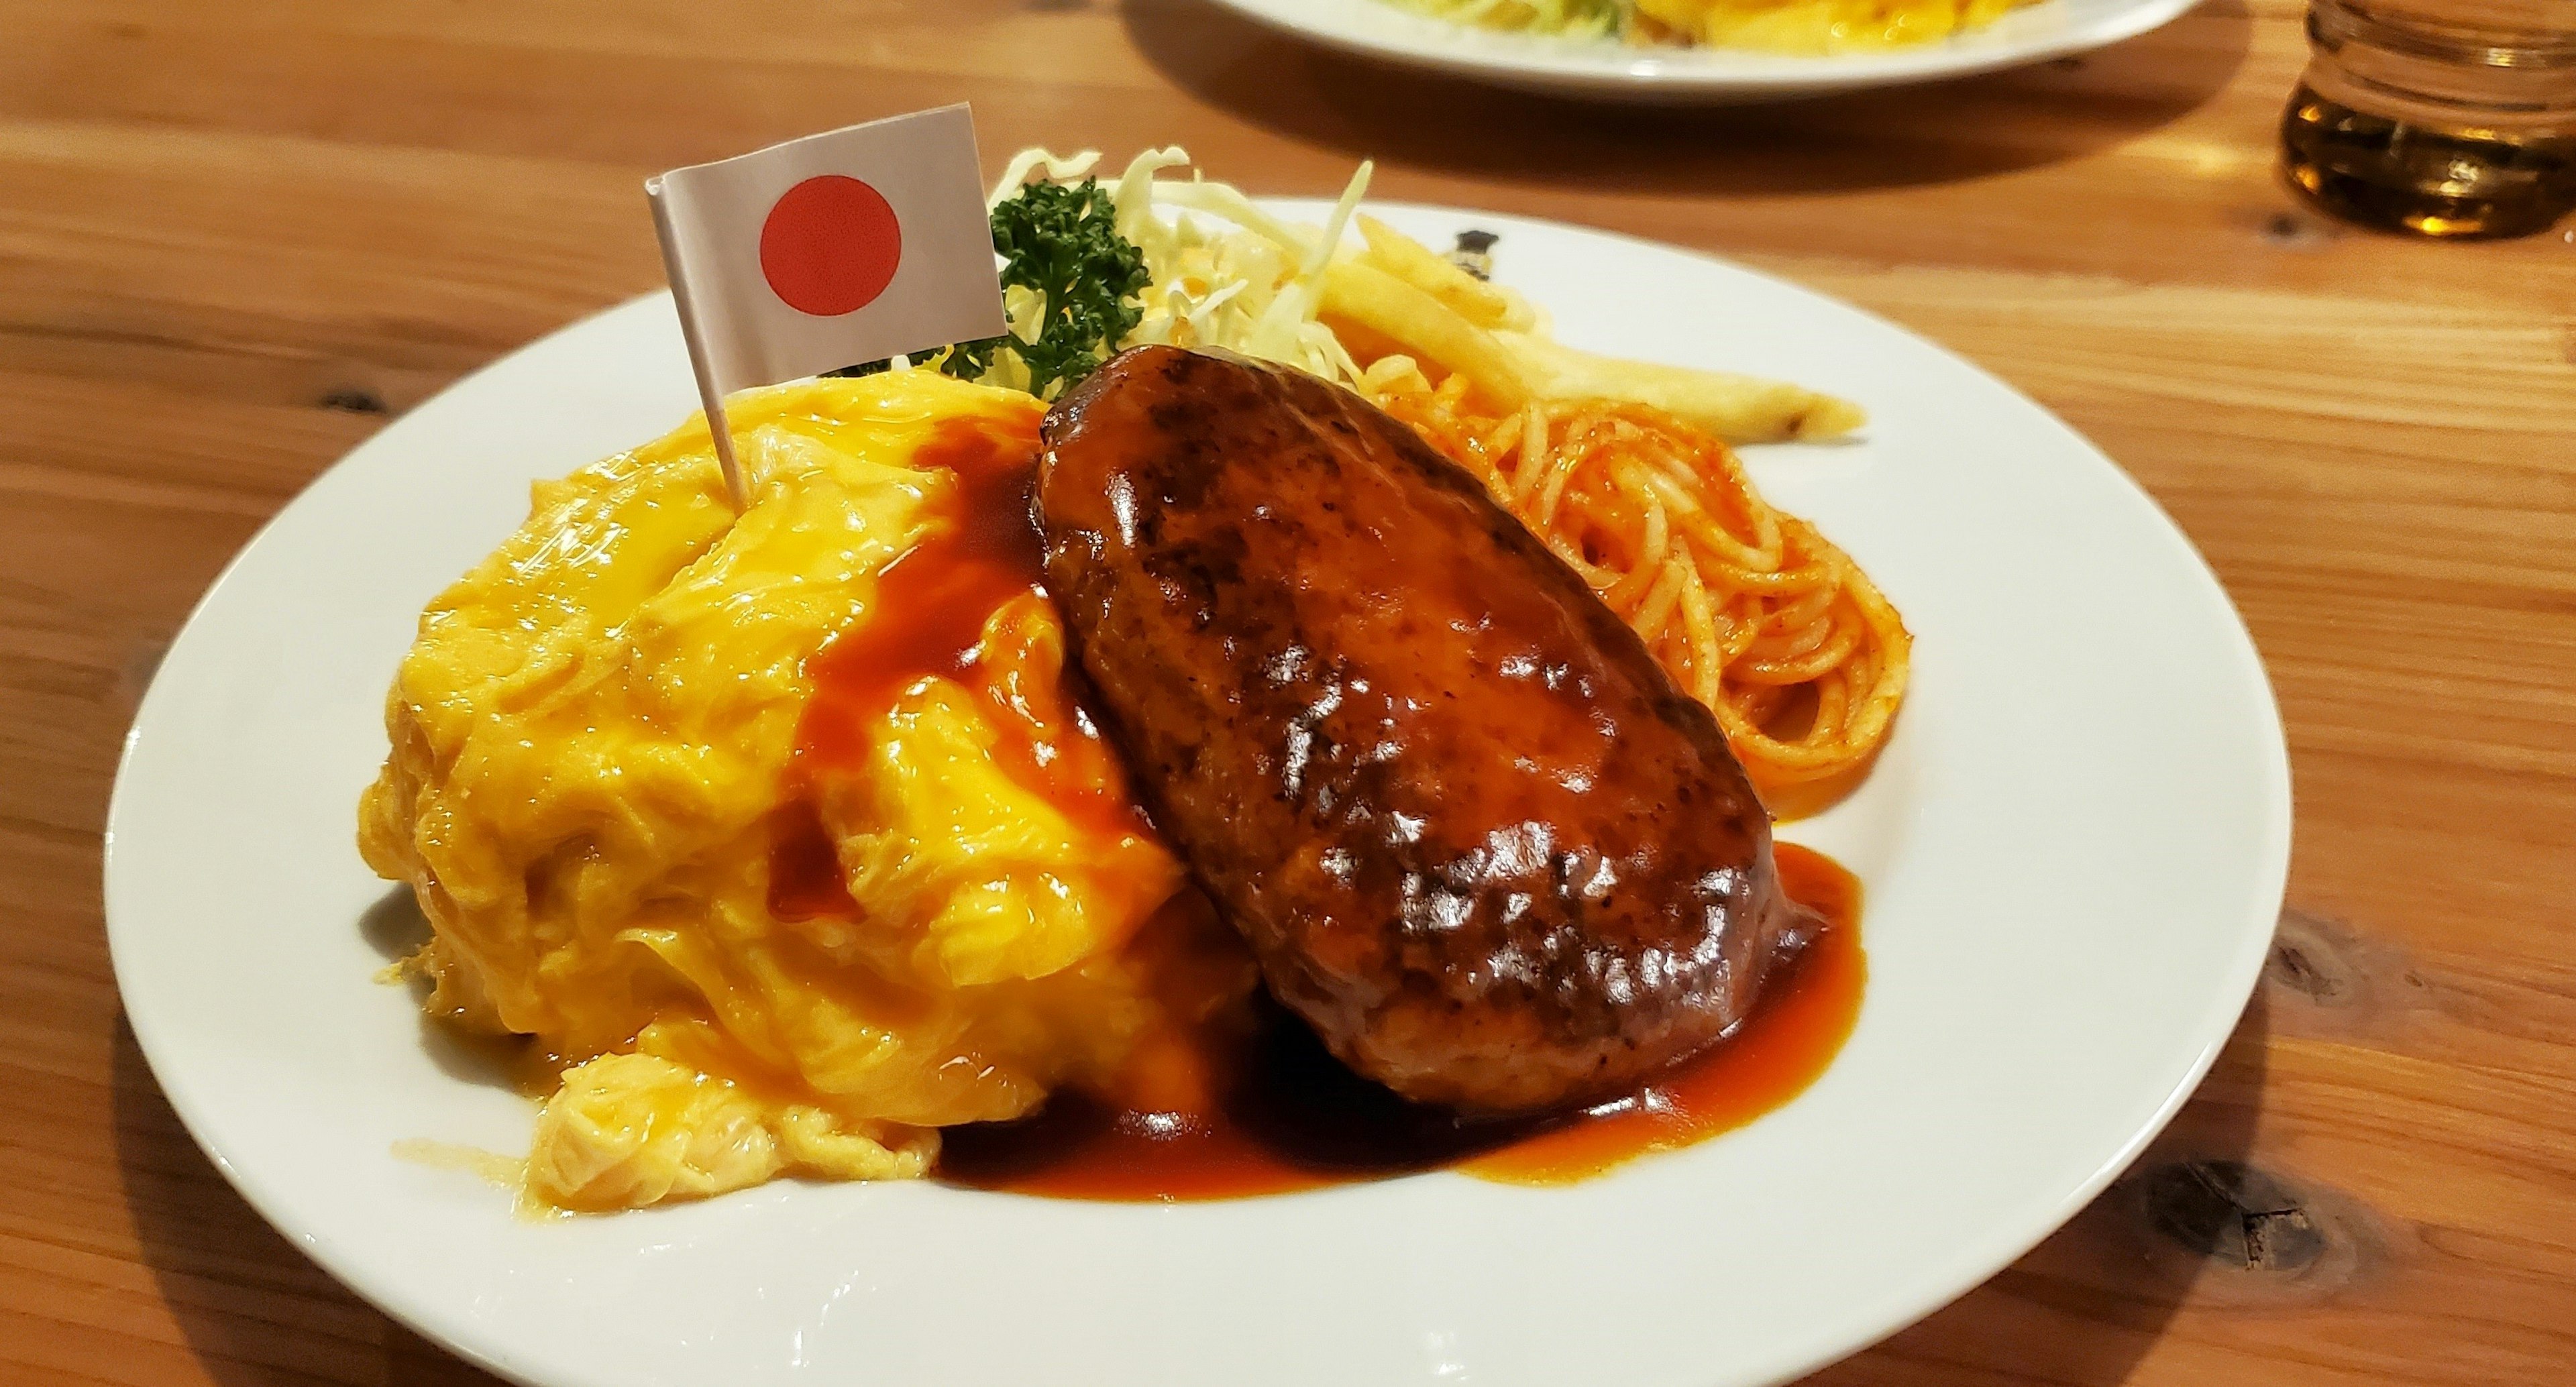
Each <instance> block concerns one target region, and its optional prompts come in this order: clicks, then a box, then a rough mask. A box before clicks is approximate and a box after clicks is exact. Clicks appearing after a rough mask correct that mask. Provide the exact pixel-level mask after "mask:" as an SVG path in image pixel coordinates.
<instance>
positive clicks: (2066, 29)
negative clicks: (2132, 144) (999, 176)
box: [1218, 0, 2198, 105]
mask: <svg viewBox="0 0 2576 1387" xmlns="http://www.w3.org/2000/svg"><path fill="white" fill-rule="evenodd" d="M1218 3H1220V4H1222V5H1224V6H1226V7H1227V8H1228V9H1231V10H1234V11H1236V12H1237V13H1240V14H1243V15H1247V16H1249V17H1251V18H1253V19H1256V20H1259V21H1260V22H1262V23H1264V24H1267V25H1270V26H1272V27H1273V28H1278V29H1284V30H1286V31H1288V32H1290V33H1293V34H1298V35H1301V36H1303V37H1305V38H1308V39H1311V40H1313V41H1314V42H1316V43H1320V44H1324V45H1326V46H1328V47H1332V48H1339V49H1342V50H1344V51H1345V52H1351V53H1358V54H1361V55H1363V56H1366V57H1372V58H1382V59H1385V60H1386V61H1389V62H1396V63H1404V64H1408V65H1410V66H1415V67H1427V68H1436V69H1438V70H1440V71H1443V72H1448V73H1453V74H1455V75H1457V76H1461V77H1471V78H1474V79H1476V80H1478V81H1482V82H1491V83H1493V84H1495V85H1497V86H1505V87H1517V88H1519V89H1521V90H1523V91H1536V92H1553V93H1557V94H1559V95H1567V96H1593V97H1606V98H1610V99H1613V100H1620V101H1653V102H1693V103H1699V104H1705V105H1721V104H1726V103H1731V102H1753V101H1781V100H1787V99H1789V98H1792V97H1802V96H1824V95H1828V94H1830V93H1833V92H1840V91H1854V90H1858V89H1860V88H1863V87H1893V86H1901V85H1903V84H1905V83H1909V82H1930V81H1937V80H1939V79H1941V78H1945V77H1966V76H1969V75H1971V74H1974V73H1979V72H1993V71H1996V70H1997V69H2000V68H2007V67H2020V66H2023V65H2024V64H2027V63H2036V62H2042V61H2045V60H2047V59H2049V58H2062V57H2065V56H2066V55H2068V54H2070V53H2083V52H2088V51H2090V50H2092V49H2096V48H2100V47H2102V46H2104V45H2106V44H2113V43H2118V42H2119V41H2121V40H2122V39H2128V38H2135V37H2137V36H2138V35H2140V34H2143V33H2146V32H2147V31H2149V30H2151V29H2156V28H2160V27H2162V26H2163V25H2164V24H2166V23H2167V22H2169V21H2171V20H2172V19H2173V18H2174V17H2175V16H2177V15H2179V14H2181V13H2182V12H2183V11H2185V10H2188V9H2190V8H2191V7H2192V6H2193V5H2194V4H2196V3H2198V0H2041V3H2039V4H2037V5H2033V6H2030V7H2029V8H2026V9H2020V10H2015V11H2013V12H2012V13H2010V14H2007V15H2005V16H2004V17H2003V18H2002V19H2000V20H1997V21H1996V22H1995V23H1993V24H1990V25H1987V26H1985V27H1983V28H1980V29H1976V30H1973V31H1971V32H1969V33H1965V34H1961V35H1958V36H1957V37H1955V38H1950V39H1946V40H1943V41H1941V42H1939V43H1929V44H1922V45H1918V46H1915V47H1910V48H1899V49H1893V50H1889V51H1885V52H1874V53H1843V54H1834V55H1830V56H1822V57H1802V56H1798V55H1795V54H1780V53H1759V52H1752V51H1747V50H1742V49H1727V48H1681V47H1657V48H1640V47H1633V46H1630V45H1627V44H1623V43H1620V42H1619V41H1617V40H1615V39H1564V38H1553V37H1547V36H1542V35H1535V34H1510V33H1499V32H1496V31H1494V30H1490V29H1479V28H1474V27H1472V26H1468V25H1462V24H1453V23H1450V22H1448V21H1446V20H1440V19H1434V18H1431V17H1430V16H1428V15H1423V14H1417V13H1415V12H1413V11H1411V10H1402V9H1398V8H1396V7H1395V6H1393V5H1390V4H1387V3H1386V2H1385V0H1218Z"/></svg>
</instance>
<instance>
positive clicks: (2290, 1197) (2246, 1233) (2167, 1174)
mask: <svg viewBox="0 0 2576 1387" xmlns="http://www.w3.org/2000/svg"><path fill="white" fill-rule="evenodd" d="M2144 1186H2145V1187H2144V1190H2143V1194H2144V1196H2145V1205H2146V1217H2147V1223H2148V1225H2149V1226H2150V1227H2152V1228H2154V1229H2155V1230H2156V1232H2158V1233H2159V1234H2162V1235H2163V1236H2164V1237H2166V1238H2168V1239H2171V1240H2172V1241H2173V1242H2175V1243H2177V1244H2180V1245H2181V1246H2182V1247H2184V1248H2186V1249H2188V1250H2189V1251H2191V1252H2193V1253H2194V1254H2196V1255H2198V1256H2201V1257H2204V1258H2207V1259H2209V1260H2211V1261H2214V1262H2220V1263H2223V1264H2226V1265H2229V1266H2233V1267H2237V1268H2240V1269H2242V1270H2246V1271H2257V1272H2272V1273H2277V1274H2282V1275H2292V1274H2296V1273H2298V1272H2301V1271H2305V1270H2306V1269H2308V1268H2309V1267H2311V1266H2313V1265H2315V1264H2316V1261H2317V1259H2318V1258H2319V1257H2321V1256H2323V1255H2324V1253H2325V1251H2326V1237H2325V1234H2324V1232H2323V1231H2322V1230H2321V1229H2320V1228H2319V1226H2318V1223H2317V1221H2316V1220H2315V1219H2314V1218H2312V1217H2311V1216H2310V1215H2309V1212H2308V1209H2307V1205H2306V1203H2305V1201H2304V1200H2302V1199H2300V1198H2299V1197H2298V1196H2297V1195H2296V1194H2294V1193H2293V1192H2292V1191H2291V1190H2290V1189H2289V1187H2288V1186H2286V1185H2284V1184H2282V1183H2281V1182H2280V1181H2278V1180H2276V1179H2274V1178H2272V1177H2271V1176H2270V1175H2267V1174H2265V1173H2264V1172H2262V1171H2260V1170H2256V1169H2255V1168H2253V1167H2252V1166H2249V1165H2246V1164H2245V1163H2244V1162H2242V1161H2228V1160H2195V1161H2180V1162H2176V1163H2174V1164H2172V1165H2167V1166H2160V1167H2158V1168H2157V1169H2155V1170H2153V1171H2150V1172H2148V1174H2147V1177H2146V1180H2145V1182H2144Z"/></svg>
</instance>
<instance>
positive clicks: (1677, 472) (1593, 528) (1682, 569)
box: [1378, 371, 1913, 810]
mask: <svg viewBox="0 0 2576 1387" xmlns="http://www.w3.org/2000/svg"><path fill="white" fill-rule="evenodd" d="M1403 375H1404V376H1405V377H1409V379H1396V380H1392V381H1385V382H1383V383H1382V385H1381V389H1380V392H1379V394H1378V403H1379V404H1380V405H1381V406H1382V407H1384V408H1385V409H1386V410H1387V411H1388V412H1389V413H1391V414H1393V415H1395V417H1397V418H1399V419H1402V420H1404V421H1405V422H1406V423H1407V424H1410V425H1411V426H1412V427H1413V428H1414V429H1415V431H1417V432H1419V433H1420V434H1421V435H1422V436H1423V437H1424V438H1425V439H1426V440H1428V441H1429V442H1430V443H1431V444H1432V446H1433V447H1435V448H1437V449H1439V450H1440V451H1441V452H1442V453H1443V454H1444V455H1446V456H1448V457H1449V458H1450V459H1451V460H1453V461H1455V462H1457V463H1458V464H1460V465H1461V466H1463V467H1465V468H1467V469H1468V470H1469V471H1470V472H1472V473H1474V474H1475V475H1476V476H1478V477H1479V478H1481V479H1482V480H1483V481H1484V483H1485V485H1486V487H1487V488H1488V489H1489V490H1490V491H1492V492H1493V494H1494V496H1495V498H1496V499H1497V500H1499V501H1500V502H1501V503H1502V504H1503V506H1504V508H1505V509H1507V510H1509V511H1511V512H1512V513H1513V514H1514V515H1515V516H1518V517H1519V518H1520V520H1521V523H1523V524H1525V525H1527V526H1528V527H1529V528H1530V531H1531V533H1533V534H1535V535H1537V536H1538V537H1539V538H1540V539H1541V540H1543V541H1545V542H1546V544H1547V546H1548V547H1549V548H1550V549H1552V550H1554V551H1555V552H1556V554H1557V556H1558V557H1559V558H1562V559H1564V560H1565V561H1566V562H1567V563H1568V564H1570V565H1572V566H1573V567H1574V569H1575V571H1576V572H1578V573H1580V574H1582V575H1583V576H1584V578H1585V579H1586V580H1587V581H1588V582H1590V583H1591V584H1592V587H1593V589H1594V590H1595V591H1597V592H1599V593H1600V594H1601V596H1602V599H1603V600H1604V601H1606V602H1608V603H1609V604H1610V607H1611V609H1612V610H1613V611H1616V612H1617V613H1619V615H1620V616H1621V618H1623V619H1624V620H1626V621H1627V622H1628V624H1629V625H1630V626H1631V627H1633V628H1634V629H1635V630H1636V632H1637V634H1638V635H1640V636H1642V637H1644V638H1645V641H1646V645H1647V648H1648V649H1650V650H1652V651H1653V652H1654V654H1655V657H1656V659H1657V660H1659V661H1660V662H1661V663H1662V664H1663V666H1664V668H1665V669H1666V670H1668V671H1670V672H1671V674H1672V676H1673V678H1674V681H1675V682H1676V683H1678V684H1680V685H1681V687H1682V688H1683V689H1684V690H1686V691H1688V692H1689V693H1690V694H1691V695H1693V696H1694V697H1696V698H1698V699H1699V701H1700V702H1702V703H1704V704H1706V705H1708V707H1709V710H1710V711H1711V712H1714V713H1715V714H1716V715H1717V720H1718V723H1719V725H1720V726H1721V727H1722V728H1724V730H1725V732H1726V739H1727V744H1728V745H1729V746H1730V747H1731V748H1733V750H1734V752H1735V754H1736V757H1737V759H1738V760H1740V761H1742V762H1743V763H1744V768H1745V771H1746V772H1747V773H1748V774H1749V775H1751V777H1752V778H1753V782H1754V785H1755V787H1756V788H1757V789H1759V790H1761V792H1762V793H1763V796H1764V798H1765V799H1766V800H1768V801H1770V802H1771V804H1772V806H1773V808H1774V809H1775V810H1780V809H1782V808H1784V807H1791V808H1797V809H1803V808H1812V807H1815V806H1816V805H1817V804H1818V803H1819V802H1821V801H1822V800H1826V799H1830V798H1831V797H1832V795H1834V794H1835V793H1838V792H1839V791H1840V790H1842V789H1845V788H1848V787H1849V786H1850V785H1852V784H1853V783H1856V782H1857V780H1858V778H1859V776H1860V774H1861V773H1862V772H1864V771H1866V770H1867V769H1868V767H1869V765H1870V763H1871V762H1872V760H1873V759H1874V758H1875V757H1876V756H1877V754H1878V751H1879V748H1880V747H1881V746H1882V745H1883V744H1884V743H1885V742H1886V740H1887V735H1888V731H1889V729H1890V727H1891V726H1892V725H1893V723H1894V721H1895V717H1896V710H1897V706H1898V705H1899V704H1900V703H1901V702H1902V701H1903V700H1904V697H1905V682H1906V676H1907V670H1908V663H1909V654H1910V651H1911V648H1912V644H1913V638H1912V637H1911V636H1910V635H1908V634H1907V632H1906V629H1905V623H1904V621H1903V620H1902V619H1901V618H1899V617H1898V615H1897V613H1896V609H1895V608H1894V607H1892V606H1890V605H1888V602H1887V599H1886V598H1885V597H1883V596H1881V595H1880V593H1879V591H1878V589H1877V587H1876V586H1874V585H1872V584H1871V582H1870V581H1869V578H1868V576H1867V575H1866V574H1864V573H1862V572H1861V570H1860V567H1859V565H1857V564H1855V563H1853V562H1852V561H1851V559H1850V557H1849V556H1847V555H1845V554H1844V553H1843V552H1842V551H1841V550H1840V549H1837V548H1835V547H1834V546H1833V545H1832V544H1831V543H1829V542H1827V541H1826V539H1825V538H1824V537H1823V536H1822V535H1820V534H1818V533H1817V532H1816V529H1815V527H1814V526H1812V525H1809V524H1808V523H1807V522H1805V521H1803V520H1800V519H1798V518H1797V517H1795V516H1791V515H1786V514H1783V513H1781V512H1780V511H1777V510H1774V509H1773V508H1772V507H1771V506H1770V504H1769V503H1767V502H1765V501H1764V500H1763V499H1762V497H1761V495H1760V493H1758V492H1756V491H1755V490H1754V487H1753V482H1752V479H1751V478H1750V477H1749V476H1747V475H1746V473H1745V470H1744V465H1743V463H1742V461H1741V460H1740V459H1738V458H1737V457H1736V456H1735V453H1734V452H1733V450H1731V449H1729V448H1728V447H1727V446H1726V445H1725V444H1724V443H1722V442H1720V441H1719V440H1717V439H1716V438H1713V437H1711V436H1710V435H1708V434H1706V433H1703V432H1701V431H1699V430H1698V429H1695V428H1692V427H1691V426H1689V425H1687V424H1684V423H1682V422H1681V421H1680V420H1677V419H1674V418H1673V417H1671V416H1670V415H1667V414H1664V413H1662V412H1660V411H1657V410H1654V409H1651V408H1649V407H1647V406H1644V405H1638V404H1628V403H1621V402H1615V401H1602V400H1591V401H1580V400H1579V401H1543V400H1533V401H1530V402H1529V403H1527V404H1526V405H1524V406H1522V407H1521V408H1520V409H1518V410H1516V411H1513V412H1511V413H1508V414H1502V415H1491V414H1485V413H1481V412H1479V411H1478V410H1477V409H1475V408H1474V407H1473V405H1472V403H1471V401H1470V397H1469V395H1468V390H1469V381H1468V380H1467V379H1466V377H1465V376H1464V375H1463V374H1453V375H1451V376H1449V377H1448V378H1447V379H1446V380H1444V381H1442V382H1441V383H1440V384H1439V385H1438V386H1436V387H1434V386H1430V385H1428V384H1427V383H1425V382H1424V381H1423V380H1422V378H1421V377H1420V376H1419V375H1418V374H1415V373H1412V372H1410V371H1408V372H1405V373H1403Z"/></svg>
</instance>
